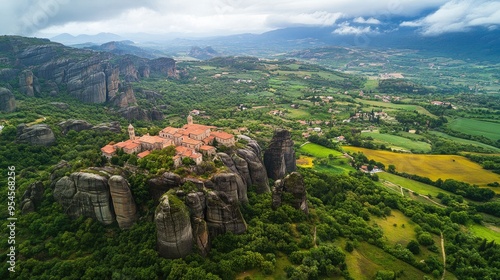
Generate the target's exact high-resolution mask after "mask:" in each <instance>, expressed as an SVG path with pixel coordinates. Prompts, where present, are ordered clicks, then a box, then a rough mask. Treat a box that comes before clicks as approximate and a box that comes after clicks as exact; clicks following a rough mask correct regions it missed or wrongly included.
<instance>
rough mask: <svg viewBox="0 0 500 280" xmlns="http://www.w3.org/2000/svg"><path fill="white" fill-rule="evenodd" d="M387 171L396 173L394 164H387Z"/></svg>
mask: <svg viewBox="0 0 500 280" xmlns="http://www.w3.org/2000/svg"><path fill="white" fill-rule="evenodd" d="M387 172H389V173H396V166H394V164H389V166H388V167H387Z"/></svg>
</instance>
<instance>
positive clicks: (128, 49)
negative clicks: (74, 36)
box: [84, 40, 166, 59]
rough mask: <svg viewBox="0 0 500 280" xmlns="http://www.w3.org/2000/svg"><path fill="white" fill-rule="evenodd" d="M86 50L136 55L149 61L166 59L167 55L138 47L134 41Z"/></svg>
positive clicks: (106, 44) (119, 42)
mask: <svg viewBox="0 0 500 280" xmlns="http://www.w3.org/2000/svg"><path fill="white" fill-rule="evenodd" d="M84 48H87V49H91V50H95V51H105V52H110V53H113V54H117V55H125V54H130V55H135V56H138V57H142V58H148V59H153V58H158V57H165V56H166V55H165V53H163V52H161V51H159V50H156V49H152V48H145V47H138V46H136V45H135V43H134V42H132V41H128V40H125V41H112V42H107V43H104V44H102V45H100V46H96V45H94V46H85V47H84Z"/></svg>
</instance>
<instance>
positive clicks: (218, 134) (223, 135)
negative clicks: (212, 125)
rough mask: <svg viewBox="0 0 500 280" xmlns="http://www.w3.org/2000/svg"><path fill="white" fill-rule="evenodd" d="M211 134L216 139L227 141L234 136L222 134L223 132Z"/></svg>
mask: <svg viewBox="0 0 500 280" xmlns="http://www.w3.org/2000/svg"><path fill="white" fill-rule="evenodd" d="M211 134H212V135H213V136H215V137H216V138H220V139H225V140H228V139H231V138H234V135H232V134H229V133H227V132H224V131H214V132H212V133H211Z"/></svg>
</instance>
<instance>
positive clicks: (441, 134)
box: [429, 131, 500, 152]
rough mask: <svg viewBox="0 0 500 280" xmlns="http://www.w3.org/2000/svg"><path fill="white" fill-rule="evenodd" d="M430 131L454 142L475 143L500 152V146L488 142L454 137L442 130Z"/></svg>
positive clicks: (474, 144)
mask: <svg viewBox="0 0 500 280" xmlns="http://www.w3.org/2000/svg"><path fill="white" fill-rule="evenodd" d="M429 133H430V134H433V135H436V136H439V137H443V138H446V139H450V140H453V141H454V142H457V143H460V144H464V145H473V146H478V147H482V148H485V149H490V150H492V151H495V152H500V148H497V147H493V146H490V145H487V144H484V143H481V142H477V141H473V140H467V139H462V138H458V137H453V136H451V135H448V134H446V133H442V132H439V131H430V132H429Z"/></svg>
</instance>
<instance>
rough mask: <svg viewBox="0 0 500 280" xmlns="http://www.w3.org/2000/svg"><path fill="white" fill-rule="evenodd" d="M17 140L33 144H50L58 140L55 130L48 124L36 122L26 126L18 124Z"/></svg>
mask: <svg viewBox="0 0 500 280" xmlns="http://www.w3.org/2000/svg"><path fill="white" fill-rule="evenodd" d="M17 141H18V142H20V143H28V144H31V145H41V146H49V145H51V144H53V143H54V142H55V141H56V138H55V136H54V132H52V130H51V129H50V127H49V126H48V125H46V124H36V125H33V126H30V127H28V126H26V125H25V124H20V125H18V126H17Z"/></svg>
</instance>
